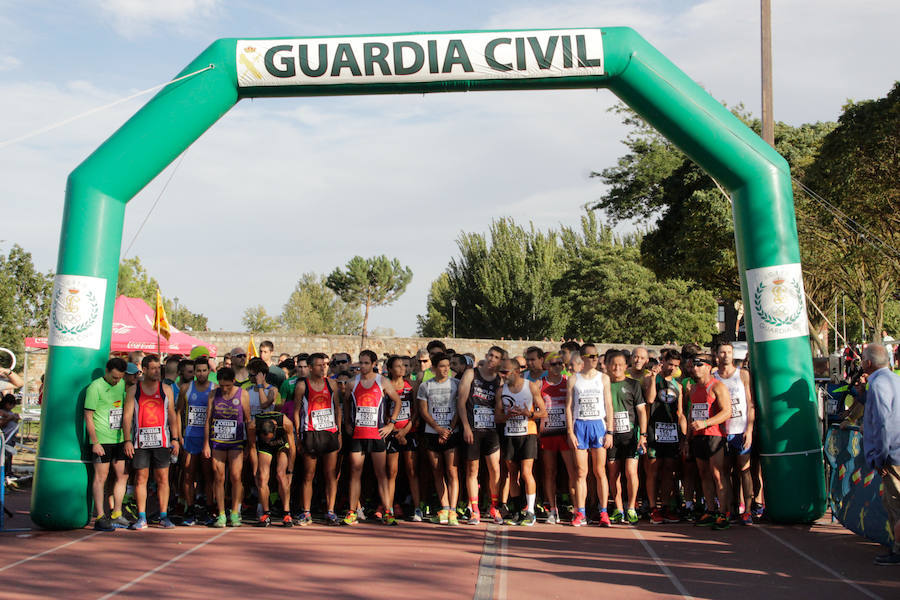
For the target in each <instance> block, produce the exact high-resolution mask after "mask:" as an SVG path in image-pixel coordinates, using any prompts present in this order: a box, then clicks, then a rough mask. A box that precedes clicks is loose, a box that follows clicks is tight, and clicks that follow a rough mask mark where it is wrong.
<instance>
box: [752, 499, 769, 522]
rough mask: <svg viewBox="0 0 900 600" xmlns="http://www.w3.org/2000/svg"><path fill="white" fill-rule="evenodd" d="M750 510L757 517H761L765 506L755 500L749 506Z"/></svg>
mask: <svg viewBox="0 0 900 600" xmlns="http://www.w3.org/2000/svg"><path fill="white" fill-rule="evenodd" d="M750 512H751V513H752V514H753V516H754V517H756V518H757V519H762V518H763V516H764V515H765V514H766V507H765V506H763V505H762V504H757V503H756V502H754V503H753V505H752V506H751V508H750Z"/></svg>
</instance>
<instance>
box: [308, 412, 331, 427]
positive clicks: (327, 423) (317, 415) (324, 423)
mask: <svg viewBox="0 0 900 600" xmlns="http://www.w3.org/2000/svg"><path fill="white" fill-rule="evenodd" d="M310 417H312V426H313V429H314V430H316V431H327V430H329V429H334V411H333V410H331V409H330V408H322V409H320V410H314V411H312V412H311V413H310Z"/></svg>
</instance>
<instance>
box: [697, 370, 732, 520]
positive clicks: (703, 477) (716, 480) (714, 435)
mask: <svg viewBox="0 0 900 600" xmlns="http://www.w3.org/2000/svg"><path fill="white" fill-rule="evenodd" d="M691 364H692V365H693V369H692V371H693V375H694V379H695V380H696V383H694V385H693V386H692V387H691V412H690V417H689V419H688V431H689V432H690V436H691V450H692V451H693V453H694V457H695V458H696V459H697V469H698V471H699V472H700V483H701V485H702V486H703V495H704V496H705V497H706V512H705V513H704V514H703V515H702V516H701V517H700V518H699V519H698V520H697V525H702V526H707V525H712V527H713V528H714V529H728V527H729V520H730V518H731V515H730V508H729V506H730V505H729V501H728V481H727V475H726V473H725V435H724V431H725V426H724V424H725V422H726V421H727V420H728V419H730V418H731V397H730V396H729V394H728V388H726V387H725V384H723V383H722V382H721V381H719V380H718V379H716V378H715V377H713V376H712V367H713V357H712V356H711V355H709V354H698V355H697V356H695V357H694V358H693V360H692V361H691ZM717 498H718V500H719V510H718V511H717V512H716V511H714V510H713V507H714V506H715V500H716V499H717ZM723 512H724V514H722V513H723Z"/></svg>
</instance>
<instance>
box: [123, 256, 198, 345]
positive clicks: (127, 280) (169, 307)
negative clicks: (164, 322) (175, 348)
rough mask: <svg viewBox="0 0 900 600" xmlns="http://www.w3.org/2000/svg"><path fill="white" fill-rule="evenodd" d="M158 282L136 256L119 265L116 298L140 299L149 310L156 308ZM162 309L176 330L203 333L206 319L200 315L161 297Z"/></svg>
mask: <svg viewBox="0 0 900 600" xmlns="http://www.w3.org/2000/svg"><path fill="white" fill-rule="evenodd" d="M159 287H160V286H159V282H158V281H157V280H156V278H155V277H151V276H150V273H149V272H148V271H147V269H146V268H145V267H144V265H143V264H142V263H141V259H140V257H138V256H135V257H133V258H126V259H125V260H123V261H122V262H120V263H119V281H118V284H117V286H116V296H128V297H129V298H142V299H143V300H144V301H145V302H146V303H147V304H149V305H150V307H151V308H154V307H156V290H157V288H159ZM163 308H165V309H166V316H168V317H169V322H170V323H171V324H172V326H173V327H176V328H178V329H190V330H193V331H205V330H206V327H207V321H208V320H207V317H206V316H205V315H203V314H201V313H195V312H192V311H191V310H189V309H188V308H187V307H186V306H184V305H181V304H179V305H177V307H176V304H175V302H173V301H172V300H171V299H169V298H166V297H165V296H163Z"/></svg>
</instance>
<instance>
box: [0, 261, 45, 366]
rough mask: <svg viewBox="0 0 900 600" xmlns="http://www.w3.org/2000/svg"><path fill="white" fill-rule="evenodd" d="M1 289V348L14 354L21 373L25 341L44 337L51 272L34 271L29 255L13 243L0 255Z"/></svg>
mask: <svg viewBox="0 0 900 600" xmlns="http://www.w3.org/2000/svg"><path fill="white" fill-rule="evenodd" d="M0 290H2V293H0V346H3V347H4V348H9V349H10V350H12V351H13V352H14V353H15V354H16V358H17V360H18V363H19V366H17V368H16V369H17V370H21V366H22V365H23V363H24V361H23V360H22V359H23V352H24V351H25V338H26V337H34V336H45V335H47V322H48V320H49V317H50V297H51V294H52V293H53V273H52V272H51V271H48V272H47V273H41V272H39V271H37V270H36V269H35V268H34V262H33V261H32V259H31V253H30V252H26V251H25V250H24V249H23V248H22V247H21V246H19V245H18V244H13V247H12V248H11V249H10V251H9V255H7V256H4V255H2V254H0ZM7 358H8V357H7ZM4 364H7V366H8V363H4Z"/></svg>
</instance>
